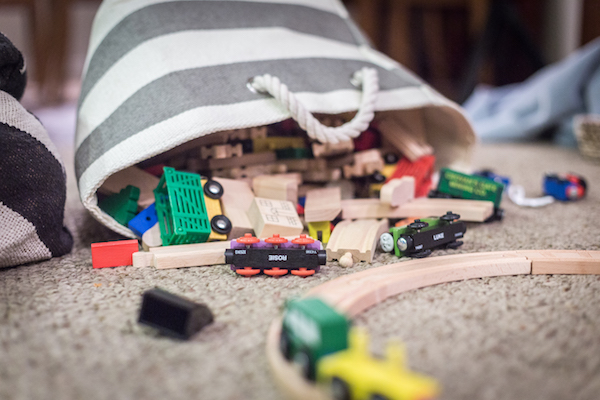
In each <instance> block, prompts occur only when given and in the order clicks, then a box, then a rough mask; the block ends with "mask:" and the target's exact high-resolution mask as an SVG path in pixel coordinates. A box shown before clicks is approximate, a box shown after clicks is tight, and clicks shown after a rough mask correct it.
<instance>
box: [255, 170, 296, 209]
mask: <svg viewBox="0 0 600 400" xmlns="http://www.w3.org/2000/svg"><path fill="white" fill-rule="evenodd" d="M299 181H300V182H299ZM301 182H302V176H301V175H300V174H299V173H294V174H276V175H260V176H257V177H255V178H254V179H252V188H253V189H254V194H255V195H256V196H257V197H262V198H265V199H273V200H287V201H291V202H292V203H294V205H295V204H297V203H298V185H299V183H301Z"/></svg>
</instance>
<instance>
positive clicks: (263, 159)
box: [208, 151, 277, 170]
mask: <svg viewBox="0 0 600 400" xmlns="http://www.w3.org/2000/svg"><path fill="white" fill-rule="evenodd" d="M275 161H277V156H276V155H275V153H274V152H272V151H264V152H262V153H250V154H242V155H241V156H238V157H230V158H221V159H219V158H211V159H209V160H208V169H210V170H214V169H222V168H240V167H247V166H251V165H260V164H270V163H274V162H275Z"/></svg>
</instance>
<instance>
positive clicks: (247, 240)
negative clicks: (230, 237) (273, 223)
mask: <svg viewBox="0 0 600 400" xmlns="http://www.w3.org/2000/svg"><path fill="white" fill-rule="evenodd" d="M236 242H238V243H241V244H245V245H246V246H249V245H251V244H256V243H258V242H260V239H259V238H257V237H254V236H252V234H251V233H246V234H245V235H244V236H243V237H241V238H237V239H236Z"/></svg>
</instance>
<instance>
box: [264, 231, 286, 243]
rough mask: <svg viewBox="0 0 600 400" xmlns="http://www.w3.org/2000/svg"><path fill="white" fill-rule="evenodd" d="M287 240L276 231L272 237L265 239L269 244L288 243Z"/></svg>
mask: <svg viewBox="0 0 600 400" xmlns="http://www.w3.org/2000/svg"><path fill="white" fill-rule="evenodd" d="M287 241H288V240H287V239H286V238H282V237H280V236H279V234H278V233H275V234H273V236H271V237H270V238H268V239H265V242H267V243H269V244H273V245H279V244H283V243H287Z"/></svg>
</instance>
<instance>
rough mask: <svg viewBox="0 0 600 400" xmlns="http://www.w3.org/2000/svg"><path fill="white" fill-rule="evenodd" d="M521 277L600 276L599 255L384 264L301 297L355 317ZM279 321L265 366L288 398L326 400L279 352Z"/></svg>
mask: <svg viewBox="0 0 600 400" xmlns="http://www.w3.org/2000/svg"><path fill="white" fill-rule="evenodd" d="M525 274H600V251H583V250H518V251H503V252H488V253H472V254H459V255H451V256H442V257H433V258H428V259H421V260H412V261H405V262H398V263H394V264H388V265H384V266H382V267H378V268H373V269H370V270H366V271H362V272H358V273H356V274H352V275H345V276H342V277H339V278H336V279H333V280H331V281H328V282H326V283H324V284H322V285H319V286H317V287H315V288H313V289H311V290H310V291H308V293H307V294H306V296H307V297H308V296H312V297H319V298H321V299H323V300H324V301H326V302H327V303H329V304H330V305H331V306H333V307H335V308H336V309H337V310H338V311H340V312H342V313H345V314H346V315H347V316H348V317H354V316H356V315H357V314H359V313H361V312H362V311H364V310H366V309H367V308H369V307H372V306H374V305H376V304H378V303H380V302H382V301H384V300H385V299H387V298H388V297H391V296H395V295H397V294H399V293H402V292H406V291H409V290H412V289H418V288H422V287H427V286H432V285H436V284H440V283H446V282H454V281H461V280H466V279H474V278H484V277H494V276H504V275H525ZM280 333H281V318H278V319H276V320H275V321H273V322H272V324H271V326H270V328H269V332H268V336H267V343H266V352H267V359H268V362H269V365H270V367H271V370H272V373H273V375H274V377H275V380H276V382H277V384H278V385H279V386H280V387H281V389H282V390H283V391H284V392H285V393H286V395H287V396H288V397H289V398H294V399H328V397H327V395H326V394H325V393H324V392H323V391H321V390H320V389H319V388H318V387H317V386H316V385H315V384H313V383H310V382H308V381H307V380H305V379H304V378H303V377H302V376H301V375H300V374H299V373H298V372H297V369H296V368H294V366H293V364H292V363H289V362H288V361H286V360H285V358H284V357H283V356H282V354H281V352H280V350H279V337H280Z"/></svg>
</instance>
